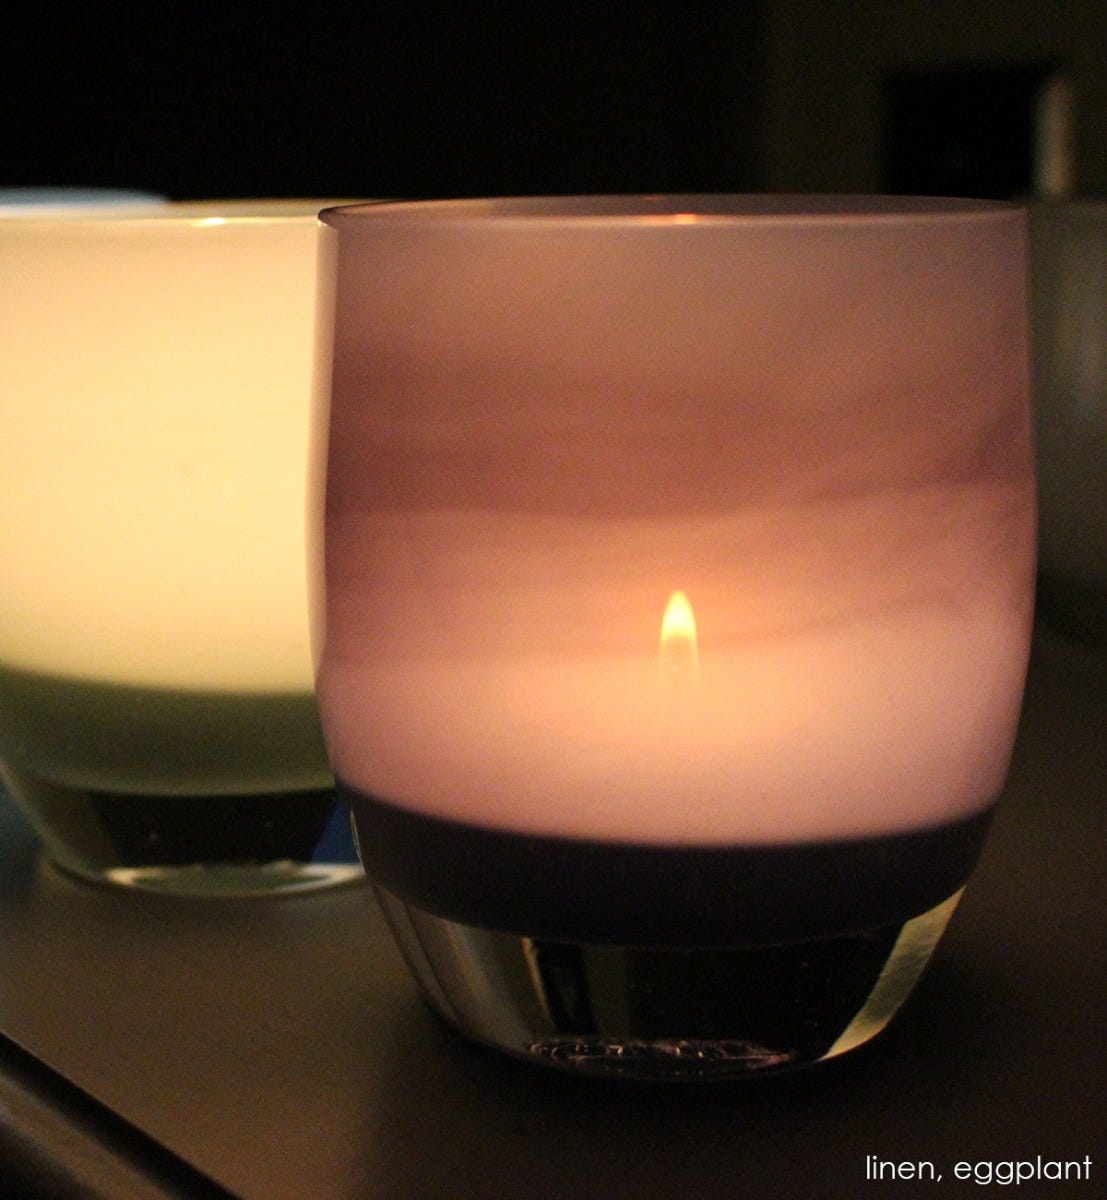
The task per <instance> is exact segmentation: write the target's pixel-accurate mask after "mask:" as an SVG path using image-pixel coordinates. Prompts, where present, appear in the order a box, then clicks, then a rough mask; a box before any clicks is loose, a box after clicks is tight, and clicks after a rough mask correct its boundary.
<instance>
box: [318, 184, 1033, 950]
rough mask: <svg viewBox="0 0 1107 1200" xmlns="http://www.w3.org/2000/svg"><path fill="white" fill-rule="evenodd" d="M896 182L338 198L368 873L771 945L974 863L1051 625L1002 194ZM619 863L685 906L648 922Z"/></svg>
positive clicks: (567, 917) (569, 924)
mask: <svg viewBox="0 0 1107 1200" xmlns="http://www.w3.org/2000/svg"><path fill="white" fill-rule="evenodd" d="M693 205H695V206H696V208H695V211H689V209H691V208H692V206H693ZM914 205H915V206H914V207H913V208H912V206H911V203H909V202H899V201H889V200H880V199H878V198H871V199H868V200H862V201H853V202H850V201H841V200H829V201H828V200H822V201H819V200H811V199H810V198H808V199H807V200H804V199H802V198H800V199H788V198H775V199H773V198H760V199H745V200H742V201H727V200H723V201H712V200H710V199H707V200H704V199H703V198H700V199H699V200H696V201H691V202H689V201H684V202H682V201H681V200H680V199H679V198H678V199H676V200H672V201H669V200H665V199H663V198H662V199H653V200H640V201H635V200H619V199H612V200H600V201H595V200H593V201H588V200H561V201H545V202H542V201H536V202H526V201H518V202H500V203H496V202H487V203H485V204H481V203H476V202H474V203H473V204H471V205H463V204H459V205H450V204H441V205H436V204H431V205H409V206H385V207H384V208H381V209H378V210H375V211H369V210H361V211H358V210H338V211H336V212H334V213H332V214H325V215H324V220H325V221H328V222H329V223H330V224H332V225H333V226H334V227H335V228H336V229H337V231H338V260H337V261H338V266H337V309H336V340H335V362H334V372H333V398H332V408H331V424H330V455H329V478H328V492H327V513H326V539H327V563H326V582H327V610H326V622H325V625H326V629H325V634H326V636H325V645H324V646H323V647H322V654H321V663H320V671H319V675H318V690H319V697H320V703H321V710H322V714H323V718H324V726H325V732H326V735H327V740H328V747H329V750H330V754H331V758H332V762H333V764H334V767H335V770H336V774H337V776H338V778H339V780H340V782H341V784H342V786H343V787H344V788H345V789H346V790H347V793H348V794H349V795H350V796H351V798H352V802H353V804H354V809H355V813H356V814H357V820H358V825H359V829H360V831H361V843H362V850H363V854H364V855H365V857H366V861H367V864H368V866H369V869H370V873H371V874H373V875H374V877H375V878H376V879H377V880H378V882H379V883H380V884H381V886H382V887H383V888H384V889H385V890H386V892H387V893H389V894H394V895H396V896H399V897H400V898H401V899H404V900H407V901H410V902H411V903H413V904H415V905H417V906H419V907H420V908H421V909H424V910H428V911H430V912H432V913H436V914H438V915H439V916H441V917H444V918H451V919H457V920H462V921H465V922H468V923H469V924H472V925H476V926H482V925H487V926H491V927H494V928H498V929H510V930H512V931H514V932H518V933H521V934H535V935H537V934H539V933H542V934H544V935H546V936H550V937H560V938H562V939H569V940H573V939H580V940H584V941H589V940H590V941H594V942H601V941H602V942H633V941H634V940H635V939H636V938H637V939H639V940H640V941H647V942H648V941H649V940H650V938H651V937H652V936H655V935H656V936H657V937H658V938H660V939H662V940H664V939H665V938H668V939H669V940H674V939H676V940H680V939H685V940H687V941H695V939H696V938H697V936H699V937H701V938H702V937H721V936H726V930H727V929H730V930H731V932H732V933H733V934H734V936H735V937H738V936H741V937H756V936H757V935H758V934H759V933H762V932H763V933H764V934H765V936H766V937H767V938H769V939H770V940H771V939H772V938H783V939H788V938H793V939H795V938H798V937H800V936H806V935H807V934H808V933H810V932H811V931H812V930H819V931H821V932H822V933H829V932H831V931H833V929H834V928H835V922H838V925H839V927H844V926H845V924H846V923H847V922H853V923H854V924H856V923H857V922H861V923H864V921H865V920H866V919H869V918H871V923H872V924H873V925H879V924H881V923H882V922H884V923H888V922H892V921H894V920H900V921H902V920H905V919H907V918H908V917H910V916H915V915H917V914H918V913H920V912H922V911H923V910H924V909H926V908H928V907H929V906H931V905H938V904H939V903H940V902H941V901H944V900H946V899H947V897H949V896H950V895H951V894H953V893H954V892H955V891H956V889H957V888H958V887H959V886H960V885H961V884H962V883H963V882H964V878H965V876H966V875H967V871H968V868H969V866H971V860H972V858H973V857H974V855H975V851H976V850H977V849H978V848H979V842H980V838H981V837H982V830H983V828H984V826H985V824H986V814H987V813H988V811H989V810H990V808H991V806H992V805H993V804H994V802H995V800H996V797H997V795H998V793H999V790H1000V787H1001V785H1002V781H1003V778H1004V774H1005V771H1006V768H1007V762H1008V758H1009V755H1010V750H1011V744H1012V739H1013V736H1014V731H1015V725H1016V720H1017V715H1018V711H1019V705H1020V701H1021V691H1022V682H1023V675H1024V671H1025V664H1026V655H1027V646H1028V636H1029V628H1030V620H1031V578H1032V571H1033V547H1034V487H1033V475H1032V469H1031V457H1030V435H1029V415H1028V406H1027V400H1026V361H1025V359H1026V354H1025V328H1024V325H1025V304H1024V301H1025V297H1024V284H1023V279H1022V271H1023V265H1022V254H1023V245H1022V219H1021V215H1020V214H1019V213H1018V212H1017V211H1014V210H1010V209H1006V208H1003V207H998V206H989V205H980V206H973V205H961V206H959V205H957V204H954V203H952V202H951V203H949V204H946V203H943V202H940V201H935V202H929V203H928V202H914ZM693 606H694V607H693ZM321 626H322V620H320V627H321ZM659 627H660V629H661V644H660V649H659V644H658V631H659ZM451 839H452V842H451ZM513 839H514V840H513ZM912 839H914V841H913V840H912ZM934 839H937V840H936V841H935V840H934ZM451 844H452V845H454V846H455V853H456V855H457V856H459V862H460V863H461V864H462V865H459V866H457V867H456V868H455V867H453V866H451V862H450V852H449V850H448V847H449V845H451ZM909 844H910V845H912V846H915V847H916V849H915V850H913V851H910V852H908V851H907V850H905V849H904V847H906V846H908V845H909ZM924 846H925V847H927V848H926V849H923V848H922V847H924ZM936 846H937V847H938V848H937V849H935V847H936ZM436 847H438V848H439V849H436ZM513 847H514V848H513ZM820 848H821V849H820ZM827 848H831V849H827ZM839 851H840V853H841V854H842V855H844V856H845V857H843V858H841V860H840V861H841V863H845V862H846V861H847V860H848V861H849V862H850V863H851V864H854V865H852V866H850V867H849V868H848V869H846V868H845V867H842V868H841V869H837V883H835V884H833V889H836V890H834V891H833V894H828V892H827V888H829V887H830V886H831V885H829V884H828V883H827V880H828V878H830V876H831V875H832V874H834V869H832V868H831V867H827V869H826V870H823V866H825V864H826V863H832V861H833V854H837V853H839ZM731 852H734V854H738V855H739V858H740V864H741V865H739V858H734V859H730V860H728V859H726V857H725V855H726V854H728V853H731ZM720 854H721V855H723V857H719V855H720ZM828 854H829V855H831V857H829V858H828V857H827V855H828ZM651 856H652V857H651ZM789 856H791V857H789ZM857 856H860V857H857ZM728 861H729V863H730V865H729V866H728V865H727V863H728ZM892 862H895V863H896V864H897V866H896V867H895V868H894V869H892V868H890V867H889V865H888V864H890V863H892ZM420 863H421V864H422V865H420ZM554 863H561V864H562V866H561V867H556V868H555V867H554V866H550V865H549V864H554ZM858 863H860V864H861V866H859V867H857V866H856V864H858ZM511 864H513V865H511ZM759 864H760V865H759ZM767 864H768V865H767ZM812 864H823V865H819V866H817V868H816V866H814V865H812ZM881 864H883V865H881ZM935 864H937V865H935ZM951 864H954V865H951ZM855 868H856V869H855ZM466 871H467V872H468V876H466ZM889 871H891V874H892V875H894V876H895V877H896V878H897V879H898V880H899V882H898V883H896V884H895V885H894V886H893V885H892V884H890V883H889V878H890V877H889ZM882 872H883V874H882ZM708 877H710V878H711V879H712V880H714V881H715V882H714V883H713V884H712V889H713V890H712V891H711V894H710V895H708V894H707V892H704V893H703V894H702V895H701V896H700V900H702V905H701V904H700V900H697V901H694V902H693V901H690V900H689V899H688V896H689V895H690V894H691V892H692V891H694V890H695V889H696V888H698V887H699V886H700V883H699V881H700V880H701V879H706V878H708ZM878 877H879V880H880V881H878ZM736 878H745V879H750V880H752V879H755V878H756V879H759V880H761V884H759V885H758V886H760V887H761V888H762V891H763V892H764V893H765V897H763V899H762V901H761V903H762V904H764V903H771V905H775V906H776V908H777V910H778V911H779V912H781V913H783V912H785V911H787V912H788V914H789V915H788V917H787V918H784V917H781V918H780V923H779V925H773V921H774V919H775V918H773V917H772V916H765V914H764V911H763V909H762V908H759V907H758V902H757V900H756V897H752V898H751V897H749V896H746V895H745V893H743V896H742V897H739V896H737V894H736V891H735V889H736V888H738V889H741V888H742V887H744V886H746V885H745V884H740V883H739V884H736V883H735V882H734V880H735V879H736ZM514 879H526V880H529V881H530V882H529V883H528V884H518V885H516V884H515V883H513V882H512V881H513V880H514ZM614 879H619V880H620V886H621V887H622V888H623V890H622V891H621V892H620V893H619V895H618V896H617V897H616V898H612V891H613V887H612V880H614ZM492 880H495V881H496V882H495V883H492V882H491V881H492ZM677 880H680V881H682V882H681V883H680V884H679V886H678V883H677V882H676V881H677ZM870 882H871V883H872V887H871V895H872V897H874V898H873V899H872V901H871V906H870V908H869V909H868V910H866V909H865V904H860V905H859V904H858V903H857V900H856V894H857V892H858V890H860V891H861V892H864V891H865V890H866V888H867V887H868V886H869V883H870ZM895 887H899V888H900V890H901V892H902V895H901V896H900V897H898V898H896V899H892V898H890V890H889V889H891V891H894V890H895ZM628 888H629V889H631V890H633V891H634V892H635V893H636V894H640V895H641V896H647V895H648V894H649V895H654V894H659V893H660V894H664V893H665V892H666V890H667V889H668V890H670V891H671V892H672V894H673V900H672V902H671V904H670V908H671V909H672V910H674V911H675V912H678V913H680V914H682V915H681V916H680V917H679V918H677V917H674V918H673V921H674V924H673V926H672V928H670V929H669V930H668V932H666V933H664V934H661V933H658V930H657V927H656V921H655V917H656V912H655V910H654V909H652V908H651V909H650V912H651V914H653V915H651V916H650V917H649V918H647V917H645V916H643V913H644V912H645V909H644V908H643V907H642V905H646V906H647V907H648V906H649V904H650V903H652V901H647V900H642V902H641V904H639V905H638V907H636V903H637V902H636V901H635V900H633V899H628V894H627V890H626V889H628ZM543 889H545V890H546V891H547V892H549V893H552V892H554V891H555V890H558V891H559V893H560V894H559V895H557V896H556V898H555V899H552V900H549V901H548V902H547V901H544V900H541V899H536V896H537V894H538V893H539V892H540V891H542V890H543ZM509 892H510V895H509ZM878 895H879V896H880V897H881V898H880V899H879V900H877V899H875V897H876V896H878ZM743 897H744V898H743ZM767 897H771V901H770V900H768V899H767ZM865 903H868V901H866V902H865ZM897 904H901V905H902V907H900V908H897ZM697 906H699V907H697ZM728 906H729V907H728ZM912 906H914V907H912ZM755 909H756V911H757V913H758V915H757V916H756V917H753V916H751V915H750V914H751V913H753V912H754V910H755ZM847 910H848V911H849V912H850V913H851V914H852V915H850V916H849V917H847V916H846V915H844V914H845V913H846V911H847ZM726 911H729V912H730V914H731V915H730V916H729V917H728V916H727V915H726ZM635 914H637V915H635ZM667 919H668V918H666V920H667ZM728 920H733V925H728V924H727V922H728ZM758 921H764V922H766V926H765V929H764V930H758V929H756V928H755V926H756V924H757V922H758ZM528 922H529V923H530V924H529V925H528ZM636 922H637V925H636ZM681 922H683V923H681ZM697 923H698V924H697ZM678 924H679V930H678V929H677V925H678ZM770 926H771V927H772V928H771V930H770ZM706 930H710V933H708V932H705V931H706ZM738 930H740V931H741V932H740V934H739V932H737V931H738ZM697 931H698V932H697Z"/></svg>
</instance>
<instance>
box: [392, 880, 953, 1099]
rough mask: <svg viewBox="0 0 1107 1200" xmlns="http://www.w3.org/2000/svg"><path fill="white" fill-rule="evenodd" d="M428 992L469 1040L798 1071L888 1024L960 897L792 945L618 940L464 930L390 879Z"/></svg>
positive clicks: (640, 1072)
mask: <svg viewBox="0 0 1107 1200" xmlns="http://www.w3.org/2000/svg"><path fill="white" fill-rule="evenodd" d="M376 891H377V895H378V898H379V900H380V902H381V906H382V908H383V910H384V913H385V915H386V917H387V918H388V921H389V924H390V925H391V927H392V930H393V933H394V934H395V936H396V939H397V942H398V943H399V946H400V949H401V951H402V953H403V955H404V957H405V958H406V960H407V962H408V965H409V967H410V968H411V970H412V973H413V974H414V975H415V977H416V979H417V980H418V982H419V984H420V986H421V988H422V990H423V992H424V994H425V995H426V997H427V999H428V1000H429V1002H430V1004H431V1005H432V1007H433V1008H435V1009H436V1010H437V1011H438V1012H439V1013H440V1014H441V1015H442V1016H443V1017H444V1018H445V1020H446V1021H448V1022H449V1023H450V1024H451V1025H453V1026H455V1027H456V1028H457V1029H458V1030H460V1031H461V1032H462V1033H463V1034H465V1035H466V1036H468V1037H470V1038H473V1039H475V1040H476V1041H478V1042H482V1043H484V1044H486V1045H488V1046H492V1047H495V1048H496V1049H499V1050H502V1051H505V1052H506V1053H508V1054H511V1055H514V1056H515V1057H519V1058H524V1059H527V1060H529V1061H531V1062H536V1063H542V1064H546V1065H548V1066H551V1067H556V1068H560V1069H562V1070H567V1071H575V1072H586V1073H590V1074H593V1075H607V1076H619V1077H625V1078H631V1079H657V1080H665V1079H667V1080H709V1079H727V1078H736V1077H743V1076H750V1075H755V1074H764V1073H766V1072H771V1071H780V1070H785V1069H794V1068H796V1067H801V1066H805V1065H808V1064H811V1063H815V1062H820V1061H823V1060H825V1059H829V1058H833V1057H835V1056H837V1055H839V1054H843V1053H845V1052H846V1051H848V1050H852V1049H853V1048H854V1047H856V1046H859V1045H861V1044H862V1043H863V1042H866V1041H868V1040H869V1039H870V1038H872V1037H874V1036H875V1035H876V1034H877V1033H879V1032H880V1031H881V1030H882V1029H883V1028H884V1027H885V1026H886V1025H887V1024H888V1022H889V1021H890V1020H891V1018H892V1017H893V1016H894V1014H895V1013H896V1012H897V1010H898V1009H899V1008H900V1006H901V1005H902V1004H903V1002H904V1000H905V999H906V998H907V996H908V995H909V993H910V992H911V990H912V989H913V988H914V986H915V984H916V982H917V981H918V979H919V977H920V975H921V974H922V972H923V969H924V968H925V966H926V964H927V962H928V961H929V959H930V956H931V953H932V952H933V950H934V947H935V945H936V944H937V942H938V939H939V938H940V937H941V935H942V933H943V931H944V930H945V927H946V925H947V923H948V922H949V919H950V917H951V916H952V914H953V910H954V908H955V907H956V905H957V902H958V900H959V899H960V897H961V892H960V891H958V892H957V893H955V894H954V895H953V896H951V897H950V898H949V899H948V900H946V901H945V902H944V903H942V904H940V905H938V906H937V907H935V908H933V909H931V910H930V911H929V912H926V913H923V914H921V915H920V916H917V917H915V918H913V919H912V920H909V921H907V922H906V923H902V924H897V925H894V926H884V927H881V928H878V929H872V930H868V931H865V932H861V933H857V932H851V933H846V934H843V935H841V936H837V937H828V938H822V939H820V940H818V941H807V942H801V943H791V944H784V945H767V946H766V945H758V946H688V947H676V946H668V945H667V946H657V947H651V946H637V945H635V946H614V945H597V944H586V943H572V942H558V941H551V940H545V939H539V938H529V937H522V936H517V935H514V934H508V933H501V932H497V931H493V930H488V929H482V928H478V927H475V926H471V925H463V924H459V923H457V922H454V921H450V920H447V919H445V918H443V917H439V916H435V915H433V914H431V913H428V912H426V911H423V910H421V909H418V908H414V907H413V906H411V905H410V904H407V903H405V902H404V901H403V900H401V899H399V898H398V897H397V896H394V895H393V894H391V893H390V892H388V891H387V890H385V889H383V888H381V887H379V886H377V888H376Z"/></svg>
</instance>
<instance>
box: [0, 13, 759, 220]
mask: <svg viewBox="0 0 1107 1200" xmlns="http://www.w3.org/2000/svg"><path fill="white" fill-rule="evenodd" d="M762 8H763V6H762V5H761V4H760V3H756V2H753V3H743V2H741V0H737V2H735V3H731V4H721V3H687V2H686V3H680V2H671V0H657V2H655V3H652V4H649V5H638V4H633V3H631V4H624V3H602V2H593V3H587V2H584V0H577V2H570V0H554V2H547V3H506V4H498V5H479V4H441V5H439V4H429V5H428V4H420V3H411V4H409V5H405V6H400V5H395V4H374V3H371V2H365V0H363V2H361V3H354V4H341V5H337V6H336V5H333V4H315V5H313V6H311V7H310V8H308V7H306V6H291V7H284V6H281V5H280V4H279V3H274V4H273V5H271V6H270V7H269V8H267V9H262V8H259V7H255V6H254V5H251V4H238V5H236V4H234V3H233V0H231V2H229V3H227V4H221V5H206V4H204V5H185V4H174V3H166V2H165V0H150V2H148V3H144V4H142V5H141V6H139V5H127V4H117V5H108V4H103V3H95V2H93V3H91V4H88V5H82V6H77V5H73V6H69V5H54V6H50V5H48V4H46V5H39V6H31V5H23V6H20V5H17V6H16V7H15V8H12V7H10V6H9V7H5V8H4V10H3V12H4V13H6V16H0V29H2V36H0V43H2V44H3V47H4V49H3V50H2V51H0V54H2V55H3V61H2V62H0V67H2V68H3V74H2V76H0V78H2V79H3V80H5V81H6V82H5V83H3V84H0V86H4V87H5V88H6V89H7V92H8V96H7V97H6V99H5V103H4V105H3V117H2V119H0V186H4V185H6V186H12V185H47V184H50V185H83V186H90V185H100V186H110V187H137V188H143V189H147V190H152V191H155V192H159V193H162V194H165V195H168V196H171V197H173V198H178V199H186V198H201V197H230V196H243V197H245V196H296V195H300V196H313V197H314V196H335V195H337V196H358V197H361V196H366V197H368V196H390V197H430V196H462V195H482V194H483V195H493V194H512V193H518V194H525V193H557V192H593V191H598V192H604V191H682V190H688V191H700V190H713V189H714V190H749V189H755V188H757V187H758V186H759V184H760V175H759V169H758V155H757V146H756V137H757V126H758V112H759V96H760V92H761V77H760V74H759V71H760V64H761V63H762V62H763V61H764V57H765V55H764V47H763V45H762V39H763V35H764V14H763V11H762ZM489 14H494V15H491V16H490V15H489Z"/></svg>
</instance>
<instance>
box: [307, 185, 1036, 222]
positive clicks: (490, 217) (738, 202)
mask: <svg viewBox="0 0 1107 1200" xmlns="http://www.w3.org/2000/svg"><path fill="white" fill-rule="evenodd" d="M1026 209H1027V206H1026V205H1025V204H1023V203H1020V202H1017V201H1009V200H984V199H973V198H964V199H962V198H959V197H946V196H892V195H882V194H878V193H872V194H869V193H842V194H837V193H814V192H812V193H806V192H801V193H785V192H750V193H739V192H734V193H730V192H726V193H723V192H705V193H684V194H676V193H674V194H671V195H669V194H664V195H662V194H646V193H643V194H625V195H624V194H611V195H563V196H497V197H485V198H465V199H444V200H385V201H376V202H372V203H369V204H361V203H359V204H348V205H339V206H335V207H331V208H327V209H324V210H323V211H322V212H321V213H320V214H319V215H320V219H321V220H322V221H323V223H324V224H326V225H329V226H332V227H334V228H350V227H352V226H355V225H361V226H366V227H367V226H369V225H378V224H389V225H392V226H396V225H407V226H416V225H427V226H435V227H455V228H459V227H464V226H469V227H472V226H478V225H479V226H492V225H495V226H505V225H510V226H526V227H530V228H546V227H548V228H552V227H555V226H560V227H567V226H572V227H604V228H626V229H630V228H641V227H654V228H656V227H665V228H697V227H698V228H704V229H719V228H724V227H732V228H733V227H739V226H756V227H763V226H764V225H766V224H770V223H771V224H779V225H788V226H798V225H805V224H816V225H823V224H829V225H835V226H837V225H842V224H861V225H869V224H882V223H931V222H939V223H941V222H960V221H975V220H989V219H995V218H997V217H1000V218H1002V217H1007V218H1010V217H1021V216H1023V215H1024V214H1025V212H1026Z"/></svg>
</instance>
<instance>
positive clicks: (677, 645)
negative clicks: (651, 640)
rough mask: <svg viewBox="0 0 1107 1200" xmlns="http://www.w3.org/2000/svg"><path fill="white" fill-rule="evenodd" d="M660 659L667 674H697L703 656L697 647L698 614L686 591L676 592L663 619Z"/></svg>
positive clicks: (679, 675)
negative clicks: (694, 610) (694, 611)
mask: <svg viewBox="0 0 1107 1200" xmlns="http://www.w3.org/2000/svg"><path fill="white" fill-rule="evenodd" d="M657 661H658V663H659V664H660V666H661V672H662V674H663V675H665V676H670V677H680V678H694V677H695V675H696V674H697V673H698V671H699V666H700V658H699V651H698V650H697V649H696V618H695V615H694V614H693V612H692V605H691V604H690V603H689V602H688V597H687V596H686V595H685V594H684V593H683V592H673V594H672V595H671V596H670V597H669V603H668V605H667V606H666V608H665V615H664V617H662V619H661V649H660V651H659V652H658V656H657Z"/></svg>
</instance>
